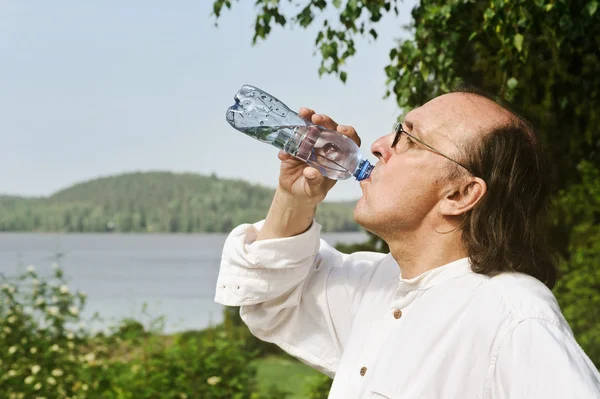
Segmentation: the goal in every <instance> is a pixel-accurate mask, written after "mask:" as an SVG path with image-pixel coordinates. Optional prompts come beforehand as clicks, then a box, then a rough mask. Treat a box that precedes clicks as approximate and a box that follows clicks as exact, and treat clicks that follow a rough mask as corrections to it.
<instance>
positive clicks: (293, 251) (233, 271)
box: [215, 221, 600, 399]
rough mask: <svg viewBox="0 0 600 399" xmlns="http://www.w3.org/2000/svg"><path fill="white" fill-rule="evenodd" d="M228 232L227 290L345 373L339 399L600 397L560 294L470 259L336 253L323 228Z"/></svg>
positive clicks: (279, 332)
mask: <svg viewBox="0 0 600 399" xmlns="http://www.w3.org/2000/svg"><path fill="white" fill-rule="evenodd" d="M262 223H263V222H262V221H261V222H259V223H257V224H254V225H250V224H246V225H241V226H239V227H237V228H236V229H234V230H233V231H232V232H231V233H230V235H229V237H228V238H227V240H226V242H225V245H224V249H223V256H222V260H221V269H220V272H219V278H218V281H217V291H216V296H215V300H216V301H217V302H218V303H221V304H223V305H228V306H241V309H240V314H241V317H242V319H243V320H244V322H245V323H246V324H247V325H248V327H249V328H250V330H251V332H252V333H253V334H254V335H255V336H257V337H258V338H260V339H262V340H264V341H268V342H273V343H275V344H277V345H278V346H280V347H281V348H282V349H284V350H285V351H286V352H288V353H290V354H291V355H292V356H295V357H297V358H299V359H300V360H302V361H303V362H304V363H306V364H309V365H311V366H312V367H314V368H316V369H318V370H320V371H322V372H323V373H325V374H328V375H329V376H331V377H335V378H334V381H333V385H332V388H331V392H330V394H329V398H330V399H351V398H378V399H385V398H389V399H408V398H410V399H414V398H422V399H434V398H461V399H463V398H465V399H466V398H484V399H487V398H494V399H495V398H545V399H548V398H561V399H562V398H577V399H585V398H600V375H599V373H598V370H597V369H596V368H595V366H594V364H593V363H592V362H591V361H590V359H589V358H588V357H587V356H586V354H585V353H584V352H583V351H582V349H581V348H580V347H579V345H578V344H577V342H576V340H575V338H574V337H573V334H572V332H571V329H570V328H569V326H568V324H567V322H566V320H565V319H564V317H563V316H562V314H561V312H560V309H559V306H558V304H557V302H556V300H555V298H554V296H553V294H552V292H551V291H550V290H549V289H548V288H547V287H546V286H545V285H544V284H542V283H541V282H539V281H538V280H536V279H534V278H533V277H530V276H527V275H524V274H520V273H503V274H501V275H498V276H496V277H493V278H490V277H487V276H483V275H480V274H477V273H474V272H472V271H471V268H470V264H469V261H468V259H467V258H465V259H461V260H457V261H455V262H452V263H449V264H447V265H444V266H442V267H438V268H435V269H433V270H430V271H428V272H426V273H423V274H421V275H420V276H418V277H415V278H413V279H403V278H402V277H401V273H400V268H399V267H398V264H397V263H396V261H395V260H394V258H392V257H391V255H389V254H388V255H384V254H379V253H371V252H358V253H354V254H351V255H347V254H343V253H340V252H338V251H336V250H335V249H334V248H333V247H331V246H330V245H329V244H327V243H326V242H325V241H322V240H320V239H319V233H320V226H319V225H318V224H317V223H316V222H314V223H313V225H312V226H311V228H310V229H309V230H308V231H307V232H305V233H303V234H300V235H298V236H295V237H290V238H282V239H272V240H261V241H257V242H254V241H255V239H256V235H257V232H258V230H259V229H260V228H261V226H262Z"/></svg>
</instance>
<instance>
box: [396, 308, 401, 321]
mask: <svg viewBox="0 0 600 399" xmlns="http://www.w3.org/2000/svg"><path fill="white" fill-rule="evenodd" d="M394 317H395V318H396V319H399V318H400V317H402V311H401V310H400V309H396V310H394Z"/></svg>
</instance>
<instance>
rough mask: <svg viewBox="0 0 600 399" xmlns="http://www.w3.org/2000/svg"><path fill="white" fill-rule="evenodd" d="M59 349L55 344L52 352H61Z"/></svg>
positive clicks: (51, 349)
mask: <svg viewBox="0 0 600 399" xmlns="http://www.w3.org/2000/svg"><path fill="white" fill-rule="evenodd" d="M59 349H60V348H59V347H58V345H56V344H54V345H52V346H51V347H50V352H58V351H59Z"/></svg>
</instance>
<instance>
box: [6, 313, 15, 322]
mask: <svg viewBox="0 0 600 399" xmlns="http://www.w3.org/2000/svg"><path fill="white" fill-rule="evenodd" d="M6 321H8V323H9V324H12V323H14V322H15V321H17V316H15V315H12V316H10V317H9V318H8V319H6Z"/></svg>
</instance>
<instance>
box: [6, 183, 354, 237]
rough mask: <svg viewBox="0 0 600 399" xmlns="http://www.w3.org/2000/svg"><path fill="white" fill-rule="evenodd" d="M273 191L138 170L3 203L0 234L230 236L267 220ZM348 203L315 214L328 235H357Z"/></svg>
mask: <svg viewBox="0 0 600 399" xmlns="http://www.w3.org/2000/svg"><path fill="white" fill-rule="evenodd" d="M273 193H274V191H273V189H271V188H266V187H263V186H260V185H255V184H250V183H248V182H245V181H243V180H231V179H221V178H218V177H216V176H215V175H211V176H204V175H199V174H192V173H182V174H178V173H170V172H144V173H142V172H138V173H128V174H123V175H118V176H110V177H103V178H99V179H95V180H91V181H88V182H84V183H79V184H76V185H74V186H72V187H69V188H67V189H64V190H61V191H59V192H57V193H55V194H54V195H52V196H50V197H44V198H20V197H9V196H4V197H0V231H43V232H55V231H65V232H106V231H109V232H110V231H115V232H172V233H176V232H187V233H193V232H207V233H216V232H229V231H231V229H232V228H234V227H235V226H237V225H239V224H241V223H249V222H253V221H258V220H260V219H262V218H264V217H265V216H266V213H267V210H268V208H269V205H270V203H271V200H272V198H273ZM353 207H354V204H353V203H352V202H337V203H324V204H322V205H320V206H319V209H318V210H317V218H318V222H319V223H320V224H321V225H322V226H323V231H326V232H341V231H359V226H358V225H357V224H356V223H355V222H354V220H353V218H352V210H353Z"/></svg>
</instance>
